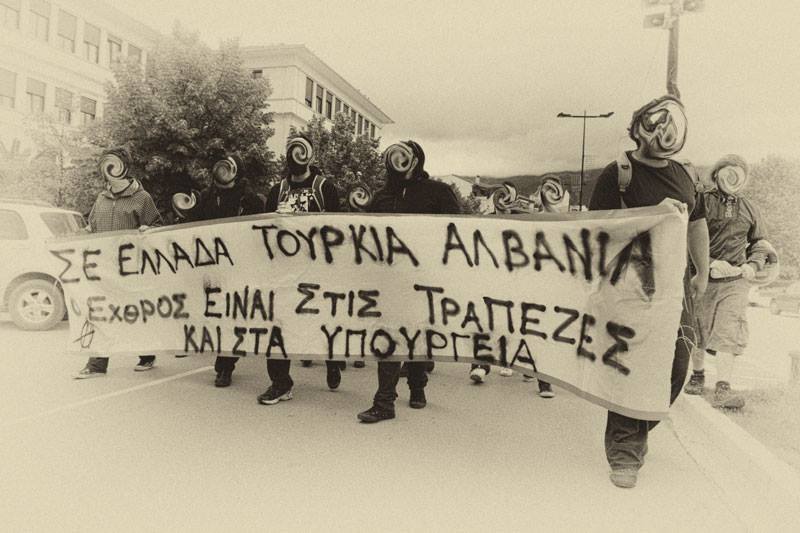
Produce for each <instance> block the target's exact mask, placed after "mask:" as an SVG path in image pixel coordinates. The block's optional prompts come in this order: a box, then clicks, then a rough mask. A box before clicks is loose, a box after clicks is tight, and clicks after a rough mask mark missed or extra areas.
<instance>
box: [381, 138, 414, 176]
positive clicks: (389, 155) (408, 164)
mask: <svg viewBox="0 0 800 533" xmlns="http://www.w3.org/2000/svg"><path fill="white" fill-rule="evenodd" d="M383 163H384V165H386V174H387V176H388V178H389V181H390V182H393V183H398V182H403V181H405V180H409V179H411V176H410V171H411V170H412V169H414V168H415V167H416V165H417V163H418V160H417V157H416V156H415V155H414V150H413V149H412V147H411V146H410V145H409V144H408V143H404V142H400V143H396V144H393V145H391V146H389V147H388V148H387V149H386V151H385V152H384V153H383Z"/></svg>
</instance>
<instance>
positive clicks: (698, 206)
mask: <svg viewBox="0 0 800 533" xmlns="http://www.w3.org/2000/svg"><path fill="white" fill-rule="evenodd" d="M687 238H688V245H689V258H690V259H691V260H692V264H693V265H694V271H695V272H696V274H695V276H694V277H693V278H692V293H693V295H694V296H695V297H697V296H702V295H703V293H704V292H706V288H707V287H708V268H709V262H710V252H709V248H708V223H707V222H706V202H705V196H703V195H702V194H699V193H698V194H696V195H695V204H694V209H693V210H692V212H691V213H690V214H689V233H688V237H687Z"/></svg>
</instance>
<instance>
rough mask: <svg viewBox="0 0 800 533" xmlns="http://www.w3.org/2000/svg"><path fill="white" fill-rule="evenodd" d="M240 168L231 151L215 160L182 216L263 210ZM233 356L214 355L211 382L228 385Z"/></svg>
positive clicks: (197, 217) (224, 215)
mask: <svg viewBox="0 0 800 533" xmlns="http://www.w3.org/2000/svg"><path fill="white" fill-rule="evenodd" d="M243 172H244V164H243V163H242V160H241V158H240V157H239V156H238V155H235V154H233V155H230V156H227V157H224V158H223V159H220V160H219V161H217V162H216V163H215V164H214V166H213V167H212V170H211V174H212V177H213V180H212V183H211V185H209V186H208V188H206V189H205V190H203V191H202V192H201V193H200V195H199V198H197V201H196V204H195V205H194V206H193V207H192V208H191V209H187V210H186V211H185V212H184V213H183V215H184V217H185V219H186V220H187V221H189V222H191V221H199V220H212V219H216V218H230V217H240V216H244V215H254V214H256V213H261V212H263V211H264V203H263V201H262V200H261V199H260V198H259V196H258V194H256V192H255V191H254V190H253V189H252V188H251V187H250V184H249V183H248V181H247V179H246V178H244V177H242V174H243ZM173 203H174V202H173ZM236 359H237V358H236V357H224V356H219V357H217V359H216V361H215V362H214V370H215V371H216V373H217V376H216V378H215V380H214V386H216V387H228V386H229V385H230V384H231V381H232V376H233V370H234V368H235V367H236Z"/></svg>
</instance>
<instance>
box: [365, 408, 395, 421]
mask: <svg viewBox="0 0 800 533" xmlns="http://www.w3.org/2000/svg"><path fill="white" fill-rule="evenodd" d="M392 418H394V409H384V408H383V407H378V406H376V405H373V406H372V407H370V408H369V409H367V410H366V411H362V412H360V413H358V419H359V420H361V421H362V422H364V423H366V424H374V423H375V422H380V421H381V420H391V419H392Z"/></svg>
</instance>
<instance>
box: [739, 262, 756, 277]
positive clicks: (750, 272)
mask: <svg viewBox="0 0 800 533" xmlns="http://www.w3.org/2000/svg"><path fill="white" fill-rule="evenodd" d="M739 270H741V271H742V277H743V278H744V279H746V280H747V281H751V280H753V279H754V278H755V277H756V270H755V269H754V268H753V267H752V266H751V265H750V263H745V264H743V265H742V266H741V267H739Z"/></svg>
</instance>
